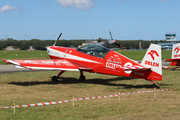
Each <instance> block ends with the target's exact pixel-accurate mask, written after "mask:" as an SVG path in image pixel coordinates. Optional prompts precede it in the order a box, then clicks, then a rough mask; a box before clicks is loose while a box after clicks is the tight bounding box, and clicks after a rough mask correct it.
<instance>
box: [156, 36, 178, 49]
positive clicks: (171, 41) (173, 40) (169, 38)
mask: <svg viewBox="0 0 180 120" xmlns="http://www.w3.org/2000/svg"><path fill="white" fill-rule="evenodd" d="M165 36H166V41H168V43H158V45H161V48H162V49H166V50H171V49H172V47H173V44H177V43H176V34H165Z"/></svg>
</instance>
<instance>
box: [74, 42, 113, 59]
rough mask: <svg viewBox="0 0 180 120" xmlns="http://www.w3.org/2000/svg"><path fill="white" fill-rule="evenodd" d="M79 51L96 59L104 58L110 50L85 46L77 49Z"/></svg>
mask: <svg viewBox="0 0 180 120" xmlns="http://www.w3.org/2000/svg"><path fill="white" fill-rule="evenodd" d="M77 51H79V52H82V53H86V54H88V55H92V56H95V57H100V58H104V57H105V56H106V54H107V53H108V52H109V51H110V49H108V48H106V47H103V46H98V45H84V46H81V47H80V48H78V49H77Z"/></svg>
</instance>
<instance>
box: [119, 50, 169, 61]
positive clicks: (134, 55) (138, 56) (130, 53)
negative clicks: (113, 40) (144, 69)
mask: <svg viewBox="0 0 180 120" xmlns="http://www.w3.org/2000/svg"><path fill="white" fill-rule="evenodd" d="M146 51H147V50H117V52H119V53H121V54H123V55H125V56H126V57H128V58H130V59H133V60H142V59H143V57H144V55H145V53H146ZM171 53H172V50H162V51H161V54H162V60H166V59H170V58H171Z"/></svg>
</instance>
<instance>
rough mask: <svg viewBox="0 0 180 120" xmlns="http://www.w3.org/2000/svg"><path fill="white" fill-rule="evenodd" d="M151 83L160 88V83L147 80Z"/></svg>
mask: <svg viewBox="0 0 180 120" xmlns="http://www.w3.org/2000/svg"><path fill="white" fill-rule="evenodd" d="M147 81H149V82H151V83H152V84H154V85H156V87H157V88H159V84H158V83H155V82H154V81H152V80H151V79H150V80H147Z"/></svg>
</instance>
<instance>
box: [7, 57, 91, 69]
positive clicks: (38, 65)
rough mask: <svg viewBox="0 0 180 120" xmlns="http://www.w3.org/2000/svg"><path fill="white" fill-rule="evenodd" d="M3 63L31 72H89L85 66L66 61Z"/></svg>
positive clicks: (11, 61)
mask: <svg viewBox="0 0 180 120" xmlns="http://www.w3.org/2000/svg"><path fill="white" fill-rule="evenodd" d="M4 62H5V63H10V64H14V65H15V66H16V67H17V68H26V69H31V70H35V69H38V70H68V71H79V70H80V69H81V70H84V69H86V70H91V68H88V67H86V66H83V65H80V64H76V63H72V62H70V61H68V60H65V59H63V60H4Z"/></svg>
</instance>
